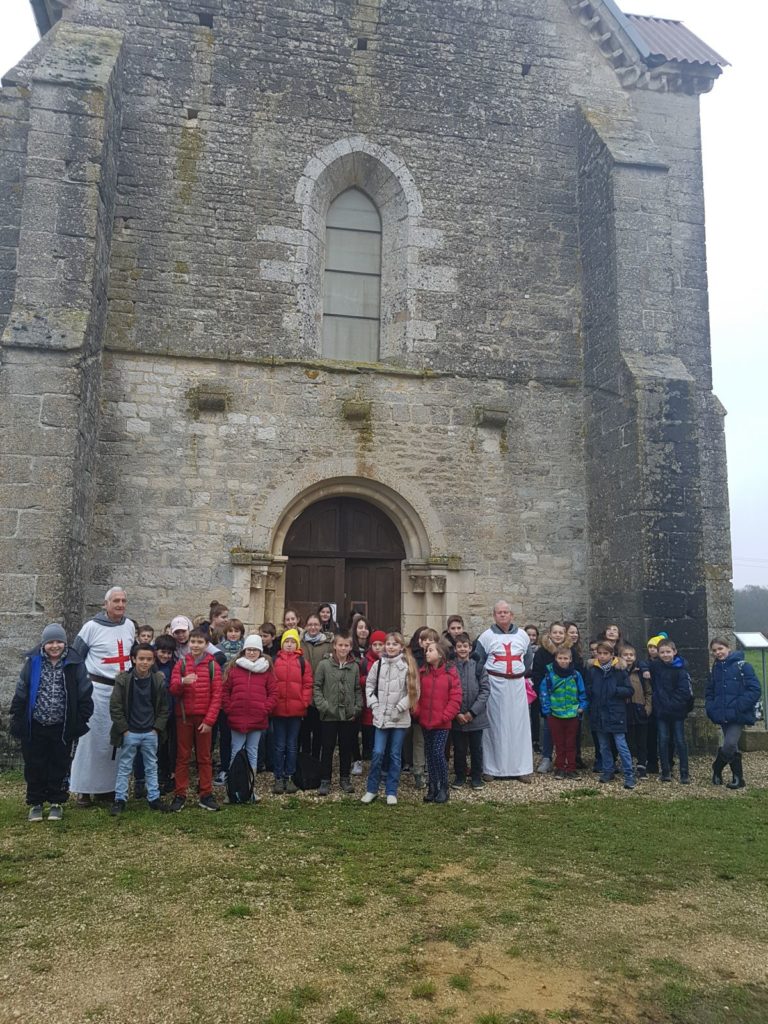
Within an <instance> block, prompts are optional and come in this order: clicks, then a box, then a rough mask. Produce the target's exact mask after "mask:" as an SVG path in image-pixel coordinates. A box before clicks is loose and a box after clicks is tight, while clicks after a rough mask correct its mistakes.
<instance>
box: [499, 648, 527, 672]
mask: <svg viewBox="0 0 768 1024" xmlns="http://www.w3.org/2000/svg"><path fill="white" fill-rule="evenodd" d="M501 646H502V647H503V648H504V653H503V654H494V656H493V662H494V664H496V663H497V662H500V661H501V662H504V673H505V675H508V676H513V675H517V673H516V672H515V668H514V662H516V661H519V662H520V669H519V670H518V672H519V671H522V670H523V669H524V668H525V663H524V662H523V659H522V658H521V657H520V655H519V654H513V653H512V644H502V645H501Z"/></svg>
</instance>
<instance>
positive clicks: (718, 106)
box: [0, 0, 768, 587]
mask: <svg viewBox="0 0 768 1024" xmlns="http://www.w3.org/2000/svg"><path fill="white" fill-rule="evenodd" d="M619 2H620V6H622V7H623V9H624V10H626V11H628V12H631V13H633V14H653V15H656V16H657V17H662V18H679V19H680V20H681V21H684V22H685V23H686V25H687V26H688V28H690V29H691V30H692V31H693V32H695V33H696V34H697V35H698V36H700V37H701V38H702V39H703V40H704V41H705V42H707V43H708V44H709V45H710V46H712V47H713V48H714V49H715V50H717V51H718V53H720V54H721V55H722V56H723V57H725V58H726V59H727V60H728V61H730V62H731V64H732V67H729V68H726V69H725V71H724V72H723V74H722V76H721V77H720V79H718V81H717V82H716V83H715V87H714V89H713V91H712V92H711V93H709V94H708V95H706V96H703V97H702V99H701V108H702V133H703V140H704V189H705V197H706V204H707V249H708V253H709V291H710V314H711V326H712V357H713V365H714V378H715V392H716V393H717V395H718V397H719V398H720V400H721V401H722V402H723V404H724V405H725V407H726V409H727V410H728V416H727V417H726V438H727V442H728V464H729V465H728V469H729V486H730V494H731V524H732V533H733V563H734V565H733V568H734V584H735V585H736V586H737V587H742V586H745V585H746V584H748V583H758V584H761V585H763V586H768V543H766V539H765V538H766V536H767V535H768V531H766V525H765V523H764V522H763V515H767V516H768V455H767V454H766V450H767V446H766V440H768V299H767V298H766V296H768V280H766V277H767V275H768V260H766V257H765V250H764V240H765V239H766V238H768V213H767V212H766V211H767V210H768V203H766V198H765V196H766V192H767V191H768V190H767V189H766V187H765V184H764V181H765V174H766V171H765V166H766V164H765V159H764V157H765V153H766V150H767V149H768V138H766V132H765V125H766V121H767V118H766V108H765V102H764V96H765V84H764V74H765V72H764V70H763V65H764V63H765V57H764V51H765V45H766V38H767V37H768V13H766V10H765V8H766V4H765V3H764V2H763V0H734V2H732V3H731V4H729V5H725V4H723V3H722V0H619ZM36 39H37V34H36V30H35V26H34V21H33V19H32V16H31V13H30V6H29V2H28V0H2V14H0V71H5V70H6V69H7V68H9V67H12V66H13V64H14V63H15V62H16V61H17V60H18V59H19V58H20V57H22V56H23V55H24V54H25V53H26V52H27V51H28V50H29V49H30V48H31V47H32V46H33V45H34V43H35V41H36ZM724 470H725V467H723V471H724Z"/></svg>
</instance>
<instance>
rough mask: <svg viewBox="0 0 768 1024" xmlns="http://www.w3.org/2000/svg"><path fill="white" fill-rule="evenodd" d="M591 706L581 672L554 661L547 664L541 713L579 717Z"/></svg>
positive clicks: (542, 687) (561, 716)
mask: <svg viewBox="0 0 768 1024" xmlns="http://www.w3.org/2000/svg"><path fill="white" fill-rule="evenodd" d="M588 707H589V700H588V699H587V689H586V687H585V685H584V680H583V679H582V677H581V672H577V671H576V670H575V669H574V668H571V667H569V668H567V669H561V668H560V667H559V666H558V665H556V664H555V663H554V662H553V663H552V664H551V665H548V666H547V671H546V672H545V673H544V678H543V679H542V681H541V713H542V715H544V716H545V717H546V716H547V715H552V716H553V717H554V718H577V717H578V716H579V715H580V714H581V713H582V712H584V711H586V710H587V708H588Z"/></svg>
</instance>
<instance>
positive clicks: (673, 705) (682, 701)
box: [651, 654, 693, 720]
mask: <svg viewBox="0 0 768 1024" xmlns="http://www.w3.org/2000/svg"><path fill="white" fill-rule="evenodd" d="M651 686H652V687H653V710H654V711H655V713H656V717H657V718H670V719H673V720H674V719H677V720H679V719H683V718H685V717H686V715H688V714H689V713H690V710H691V698H692V696H693V687H692V686H691V677H690V676H689V674H688V666H687V665H686V663H685V660H684V659H683V658H681V657H680V655H679V654H676V655H675V657H674V659H673V660H672V661H671V662H670V663H669V664H665V662H663V661H662V660H661V658H656V659H654V661H653V662H651Z"/></svg>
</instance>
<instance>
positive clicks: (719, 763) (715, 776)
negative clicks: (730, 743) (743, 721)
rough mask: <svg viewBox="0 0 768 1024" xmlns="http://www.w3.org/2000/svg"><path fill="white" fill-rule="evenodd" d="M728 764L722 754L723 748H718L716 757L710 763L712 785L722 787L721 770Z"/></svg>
mask: <svg viewBox="0 0 768 1024" xmlns="http://www.w3.org/2000/svg"><path fill="white" fill-rule="evenodd" d="M727 764H728V758H727V757H726V756H725V754H724V753H723V748H722V747H718V749H717V757H716V758H715V760H714V761H713V762H712V785H713V786H722V784H723V768H725V766H726V765H727Z"/></svg>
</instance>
